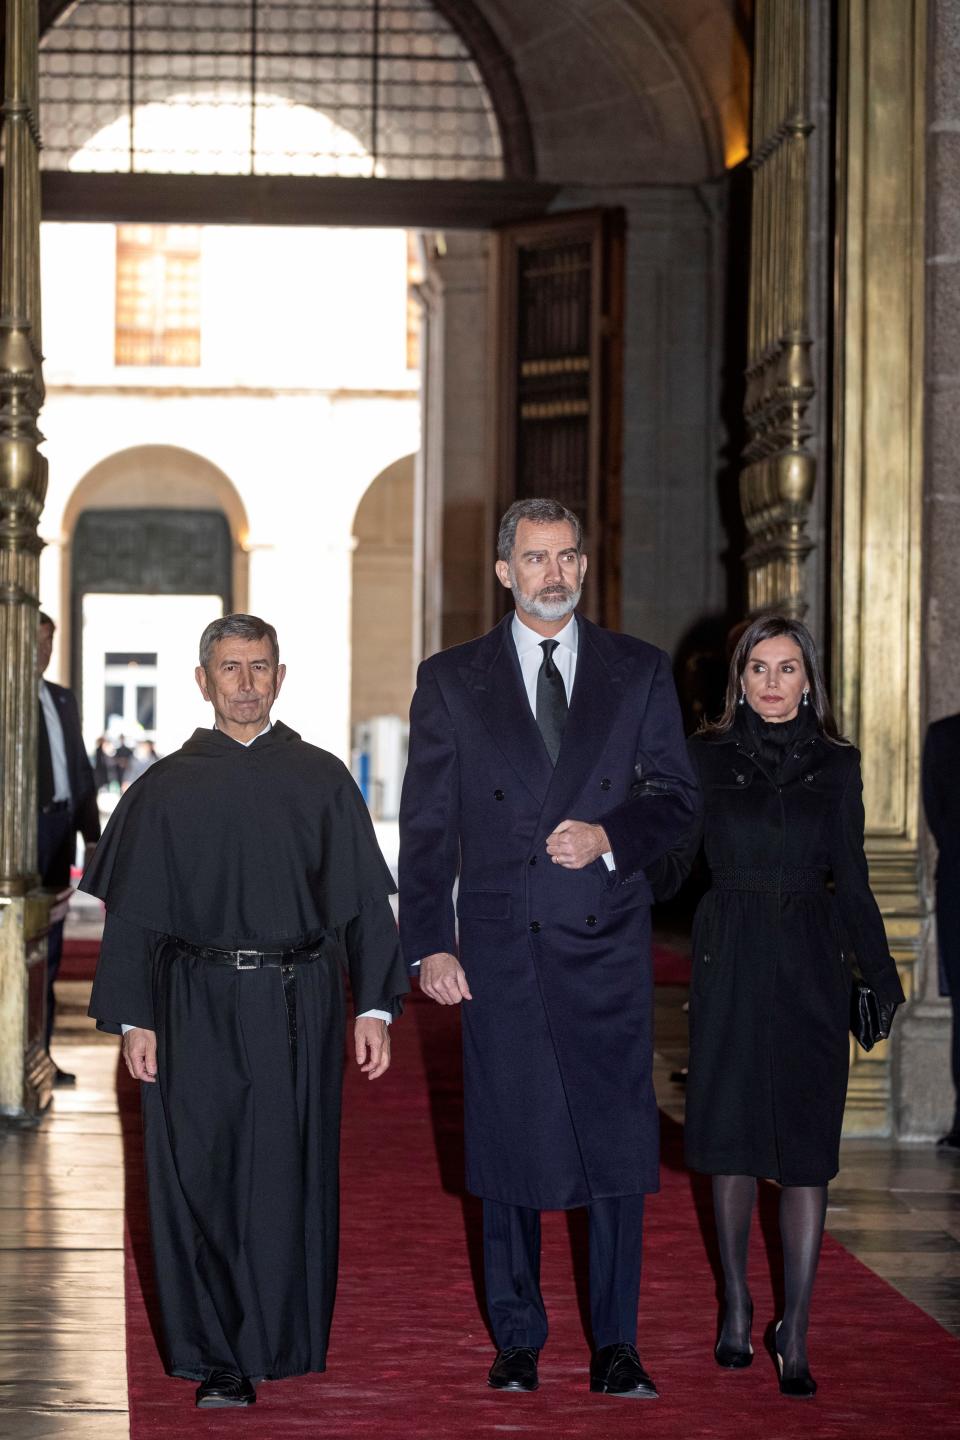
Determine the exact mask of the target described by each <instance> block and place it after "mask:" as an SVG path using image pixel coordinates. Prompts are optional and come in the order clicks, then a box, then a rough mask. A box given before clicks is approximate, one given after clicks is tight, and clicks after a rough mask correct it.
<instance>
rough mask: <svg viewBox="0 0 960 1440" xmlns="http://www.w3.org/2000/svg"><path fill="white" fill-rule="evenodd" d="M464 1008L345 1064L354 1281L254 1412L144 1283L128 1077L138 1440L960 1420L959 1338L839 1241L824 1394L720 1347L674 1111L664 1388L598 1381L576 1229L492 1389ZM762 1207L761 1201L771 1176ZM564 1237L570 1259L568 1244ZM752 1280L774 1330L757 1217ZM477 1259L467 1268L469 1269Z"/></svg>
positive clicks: (924, 1427)
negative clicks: (224, 1392)
mask: <svg viewBox="0 0 960 1440" xmlns="http://www.w3.org/2000/svg"><path fill="white" fill-rule="evenodd" d="M457 1029H458V1017H457V1014H456V1012H454V1011H451V1010H447V1009H441V1007H439V1006H437V1005H434V1004H432V1003H430V1002H428V1001H424V1000H421V999H420V998H419V997H416V998H414V999H413V1000H412V1001H411V1003H410V1005H409V1007H408V1011H407V1015H406V1016H405V1018H404V1019H403V1020H402V1021H401V1022H400V1023H399V1024H398V1025H397V1027H396V1029H395V1060H394V1066H393V1068H392V1070H391V1071H390V1073H389V1074H388V1075H387V1076H386V1077H385V1079H383V1080H381V1081H377V1082H374V1083H373V1084H370V1083H369V1082H367V1081H365V1080H363V1079H362V1078H361V1077H360V1076H359V1075H357V1074H356V1073H355V1071H354V1068H353V1067H352V1066H351V1070H350V1076H349V1079H348V1083H347V1087H346V1098H345V1109H344V1141H343V1165H342V1175H343V1244H342V1254H341V1270H340V1289H339V1294H338V1299H337V1311H336V1316H335V1318H334V1328H333V1337H332V1343H331V1351H330V1368H329V1370H328V1372H327V1374H326V1375H318V1376H311V1377H308V1378H306V1379H302V1380H287V1381H282V1382H275V1383H272V1384H264V1385H262V1386H261V1387H260V1389H259V1392H258V1401H257V1404H256V1405H255V1406H254V1407H253V1408H252V1409H251V1410H249V1411H244V1412H241V1413H239V1414H238V1413H235V1412H231V1411H226V1412H208V1413H203V1412H199V1411H197V1410H195V1409H194V1407H193V1386H192V1385H191V1384H190V1383H188V1382H185V1381H181V1380H170V1379H167V1378H166V1377H165V1376H164V1375H163V1372H162V1369H161V1366H160V1362H159V1359H158V1356H157V1351H156V1347H155V1344H154V1341H153V1338H152V1335H151V1330H150V1323H149V1319H148V1314H147V1310H146V1308H145V1306H144V1302H143V1298H142V1293H141V1288H140V1278H138V1277H142V1276H144V1275H149V1252H148V1250H147V1248H146V1234H145V1219H144V1197H143V1181H142V1170H141V1163H140V1149H139V1134H138V1122H137V1115H136V1111H137V1106H138V1102H137V1097H136V1094H135V1092H134V1090H133V1086H132V1084H131V1083H130V1082H129V1081H127V1080H126V1077H125V1074H124V1075H123V1076H122V1082H121V1085H120V1087H119V1089H120V1094H121V1107H122V1113H123V1114H124V1117H125V1126H126V1134H127V1215H128V1223H129V1232H128V1237H127V1262H126V1277H127V1306H126V1310H127V1361H128V1370H129V1383H130V1418H131V1435H132V1437H133V1440H148V1437H149V1440H153V1437H158V1436H163V1437H173V1436H176V1437H180V1436H183V1435H187V1434H189V1435H192V1436H204V1437H206V1436H210V1437H220V1436H232V1437H235V1436H240V1435H242V1436H244V1437H245V1440H283V1437H287V1436H289V1437H295V1436H304V1437H306V1436H311V1437H312V1436H317V1437H326V1440H360V1437H370V1440H373V1437H376V1440H446V1437H462V1440H472V1437H487V1436H489V1437H491V1440H493V1437H502V1436H504V1435H509V1434H510V1433H512V1432H516V1433H517V1434H522V1435H523V1436H524V1437H527V1440H537V1437H544V1440H619V1437H620V1436H627V1435H635V1434H637V1435H638V1434H641V1433H642V1434H643V1435H644V1436H645V1437H646V1436H649V1437H651V1440H698V1437H708V1436H709V1437H729V1440H760V1437H763V1440H791V1437H800V1436H804V1437H810V1436H813V1437H815V1440H834V1437H836V1440H851V1437H857V1440H859V1437H868V1440H903V1437H907V1436H910V1437H917V1440H920V1437H928V1436H934V1435H942V1436H947V1435H954V1434H956V1433H957V1408H956V1401H957V1394H958V1390H960V1342H958V1341H956V1340H954V1339H952V1337H951V1336H950V1335H948V1334H947V1332H946V1331H945V1330H943V1329H941V1328H940V1326H939V1325H937V1324H936V1323H935V1322H934V1321H933V1320H931V1319H929V1318H928V1317H927V1316H926V1315H924V1314H923V1312H922V1311H920V1310H918V1309H916V1308H915V1307H914V1306H913V1305H911V1304H910V1303H909V1302H908V1301H906V1300H904V1299H903V1298H902V1297H901V1296H899V1295H898V1294H897V1293H896V1292H895V1291H893V1290H892V1289H890V1287H889V1286H887V1285H886V1284H885V1283H884V1282H883V1281H881V1280H879V1279H878V1278H877V1277H876V1276H874V1275H873V1274H872V1273H871V1272H870V1271H868V1270H867V1269H866V1268H865V1267H864V1266H862V1265H861V1264H860V1263H859V1262H858V1261H857V1260H855V1259H854V1258H853V1257H852V1256H851V1255H849V1254H848V1253H847V1252H846V1251H844V1250H843V1249H842V1248H841V1247H840V1246H839V1245H838V1244H836V1243H835V1242H834V1241H831V1240H829V1239H828V1240H827V1241H826V1242H825V1246H824V1253H823V1261H822V1265H821V1270H820V1276H819V1279H818V1283H817V1293H816V1295H815V1305H814V1324H813V1328H812V1332H811V1336H810V1351H811V1361H812V1365H813V1370H814V1373H815V1375H816V1376H817V1379H818V1380H819V1382H820V1393H819V1395H818V1396H817V1397H816V1399H814V1400H812V1401H806V1402H803V1401H790V1400H786V1399H783V1398H782V1397H781V1396H780V1395H779V1393H778V1391H777V1388H776V1382H775V1378H774V1371H773V1367H772V1364H771V1362H770V1359H769V1357H768V1355H767V1354H766V1353H765V1352H764V1351H763V1350H762V1349H761V1348H760V1345H759V1343H758V1344H757V1351H758V1353H757V1357H756V1360H755V1361H754V1364H753V1367H752V1368H751V1369H750V1370H746V1371H742V1372H725V1371H721V1370H719V1369H718V1368H717V1367H716V1366H715V1364H714V1362H713V1359H712V1355H711V1348H712V1345H713V1340H714V1327H715V1321H716V1302H715V1298H714V1297H715V1287H714V1278H713V1273H712V1271H711V1268H710V1263H709V1260H708V1256H707V1252H706V1250H705V1247H704V1239H703V1235H702V1233H701V1227H700V1222H699V1220H698V1203H699V1202H700V1201H701V1199H702V1191H701V1190H700V1189H699V1188H697V1189H696V1190H695V1189H694V1188H692V1186H691V1179H690V1177H689V1176H688V1175H687V1174H686V1173H685V1172H684V1171H683V1169H682V1168H681V1160H680V1143H679V1142H680V1131H679V1129H678V1127H676V1126H674V1125H671V1124H669V1123H668V1122H665V1133H664V1169H663V1191H662V1193H661V1194H660V1195H659V1196H657V1197H654V1198H653V1199H652V1200H651V1202H650V1206H649V1220H648V1224H647V1236H646V1254H645V1272H644V1283H643V1292H642V1301H641V1322H640V1353H641V1356H642V1357H643V1359H644V1361H645V1363H646V1364H647V1366H648V1368H649V1370H650V1372H651V1374H652V1375H653V1376H654V1378H655V1380H656V1381H657V1383H658V1385H659V1387H660V1390H661V1394H662V1398H661V1399H660V1400H659V1401H626V1400H615V1399H608V1398H605V1397H602V1396H593V1395H590V1394H589V1392H588V1391H587V1389H586V1385H585V1379H586V1365H587V1347H586V1342H585V1341H584V1338H583V1331H582V1326H581V1322H580V1319H579V1315H578V1305H577V1293H578V1283H579V1287H580V1288H581V1289H582V1278H579V1281H578V1280H577V1279H575V1273H574V1271H575V1268H576V1272H577V1276H578V1277H582V1274H583V1266H582V1255H583V1245H582V1240H583V1230H582V1226H581V1225H580V1223H579V1217H576V1219H575V1220H574V1222H573V1223H572V1224H571V1226H570V1228H569V1230H568V1221H567V1218H566V1217H565V1216H563V1215H550V1216H548V1217H546V1220H545V1224H544V1292H545V1296H546V1299H547V1303H548V1308H549V1311H550V1316H551V1321H552V1324H553V1331H552V1335H551V1339H550V1343H549V1345H548V1347H547V1348H546V1350H545V1351H544V1353H543V1356H542V1358H541V1366H540V1374H541V1388H540V1390H539V1392H538V1393H537V1394H535V1395H512V1394H495V1393H494V1392H492V1391H489V1390H487V1389H486V1387H485V1384H484V1380H485V1376H486V1371H487V1368H488V1366H489V1364H490V1361H491V1359H492V1358H493V1351H492V1347H491V1344H490V1341H489V1339H488V1337H487V1334H486V1330H485V1328H484V1324H483V1320H482V1319H481V1313H480V1310H479V1308H478V1304H477V1298H476V1294H475V1290H474V1270H475V1267H476V1264H477V1260H478V1254H477V1248H476V1246H477V1238H478V1225H477V1221H478V1207H477V1203H476V1202H475V1201H473V1200H471V1199H469V1198H467V1197H463V1196H462V1195H461V1193H460V1187H461V1182H462V1153H461V1144H460V1103H461V1101H460V1062H459V1053H458V1044H457ZM762 1188H763V1189H764V1190H765V1191H767V1192H768V1194H767V1196H766V1201H767V1203H766V1205H765V1206H764V1207H763V1208H764V1209H765V1210H766V1211H767V1213H768V1214H769V1200H770V1199H772V1198H773V1197H772V1193H770V1192H771V1187H762ZM571 1240H572V1241H573V1246H574V1248H575V1251H576V1255H577V1261H576V1267H574V1264H573V1263H572V1259H571ZM752 1266H753V1276H752V1284H753V1292H754V1297H755V1300H756V1305H757V1320H758V1330H759V1331H760V1333H761V1334H762V1332H763V1329H764V1327H766V1326H767V1324H768V1322H769V1321H770V1320H771V1318H772V1317H773V1315H774V1314H775V1310H774V1301H773V1296H772V1291H771V1285H770V1280H769V1270H768V1267H767V1262H766V1254H765V1250H764V1247H763V1242H762V1240H761V1238H760V1235H759V1233H757V1235H756V1237H755V1243H754V1252H753V1261H752ZM472 1267H473V1270H472Z"/></svg>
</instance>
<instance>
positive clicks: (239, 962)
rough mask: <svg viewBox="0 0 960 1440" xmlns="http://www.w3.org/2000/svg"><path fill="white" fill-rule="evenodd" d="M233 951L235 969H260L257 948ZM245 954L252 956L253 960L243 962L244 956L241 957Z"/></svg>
mask: <svg viewBox="0 0 960 1440" xmlns="http://www.w3.org/2000/svg"><path fill="white" fill-rule="evenodd" d="M233 953H234V957H235V960H236V966H237V969H238V970H259V969H260V951H259V950H235V951H234V952H233ZM245 955H252V956H253V957H254V958H253V960H251V961H250V962H249V963H245V962H244V958H243V957H244V956H245Z"/></svg>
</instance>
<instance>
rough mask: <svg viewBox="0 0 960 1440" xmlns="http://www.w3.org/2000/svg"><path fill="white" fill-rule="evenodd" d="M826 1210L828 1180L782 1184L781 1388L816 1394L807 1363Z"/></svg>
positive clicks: (794, 1391) (779, 1350) (777, 1336)
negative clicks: (824, 1181)
mask: <svg viewBox="0 0 960 1440" xmlns="http://www.w3.org/2000/svg"><path fill="white" fill-rule="evenodd" d="M826 1214H827V1187H826V1185H784V1186H783V1187H782V1189H781V1191H780V1240H781V1243H782V1245H783V1289H784V1309H783V1319H782V1321H781V1322H780V1324H779V1326H778V1327H777V1335H776V1348H777V1355H778V1356H779V1357H780V1363H781V1375H782V1380H781V1389H783V1390H784V1392H785V1393H787V1394H792V1395H812V1394H813V1391H814V1390H815V1389H816V1385H815V1382H814V1381H813V1379H812V1378H811V1375H810V1370H809V1367H808V1365H807V1325H808V1322H809V1319H810V1297H811V1295H812V1294H813V1282H814V1280H815V1279H816V1275H817V1261H818V1260H819V1258H820V1241H821V1239H822V1238H823V1224H824V1220H825V1219H826ZM791 1382H793V1383H792V1384H791ZM787 1387H789V1388H787Z"/></svg>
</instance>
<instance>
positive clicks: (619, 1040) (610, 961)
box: [400, 500, 697, 1396]
mask: <svg viewBox="0 0 960 1440" xmlns="http://www.w3.org/2000/svg"><path fill="white" fill-rule="evenodd" d="M581 543H582V542H581V528H580V523H579V521H578V519H577V517H576V516H575V515H573V514H572V513H571V512H570V511H568V510H566V509H565V508H564V507H563V506H561V505H560V504H558V503H557V502H556V501H552V500H523V501H518V502H517V503H516V504H515V505H513V506H511V508H510V510H508V511H507V514H506V515H505V516H504V519H503V521H502V522H501V527H500V536H499V541H498V555H499V559H498V561H497V567H496V569H497V576H498V578H499V580H500V582H501V584H503V585H504V586H505V587H507V588H510V589H511V590H512V591H513V596H514V602H515V610H514V613H513V614H512V615H510V616H508V617H507V618H506V619H505V620H503V621H501V623H500V624H499V625H497V626H495V627H494V629H493V630H491V631H490V632H489V633H488V634H486V635H484V636H482V637H481V638H480V639H479V640H473V641H471V642H470V643H468V644H466V645H459V646H456V647H455V648H453V649H451V650H447V651H444V652H442V653H441V654H438V655H434V656H432V657H431V658H430V659H429V660H426V661H424V663H423V664H422V665H421V667H420V671H419V674H418V677H417V690H416V694H415V696H414V699H413V705H412V707H411V712H410V754H409V762H408V766H407V772H406V777H405V780H404V787H403V798H402V801H401V809H400V934H401V942H402V944H403V948H404V953H405V955H406V958H407V961H408V963H409V964H410V965H411V966H412V967H416V966H417V965H419V967H420V985H421V988H422V989H423V990H424V991H425V992H426V993H427V994H428V995H429V996H431V997H432V998H433V999H434V1000H436V1001H438V1002H439V1003H440V1004H445V1005H456V1004H460V1003H461V1002H463V1006H462V1013H463V1047H464V1091H465V1123H466V1163H467V1187H468V1189H469V1190H470V1191H472V1192H473V1193H474V1194H475V1195H478V1196H480V1197H481V1198H482V1200H483V1229H484V1273H485V1282H486V1298H487V1309H488V1314H489V1319H490V1324H491V1328H492V1330H493V1334H494V1338H495V1340H496V1343H497V1347H498V1353H497V1358H496V1360H495V1361H494V1364H493V1367H492V1368H491V1371H490V1375H489V1383H490V1384H491V1385H492V1386H494V1387H495V1388H497V1389H506V1390H533V1389H536V1388H537V1384H538V1375H537V1361H538V1357H539V1351H540V1349H541V1348H542V1346H543V1345H544V1343H545V1341H546V1337H547V1318H546V1313H545V1310H544V1305H543V1299H542V1297H541V1294H540V1285H539V1269H540V1212H541V1211H542V1210H566V1209H571V1208H573V1207H576V1206H586V1207H588V1212H589V1230H590V1305H591V1326H592V1331H593V1347H594V1353H593V1359H592V1362H591V1367H590V1388H591V1390H594V1391H597V1392H600V1393H604V1394H615V1395H635V1396H656V1393H657V1392H656V1389H655V1388H654V1385H653V1382H652V1381H651V1380H650V1377H649V1376H648V1375H647V1373H646V1371H645V1370H644V1368H643V1366H642V1365H641V1363H640V1360H639V1357H638V1355H637V1351H636V1327H637V1303H638V1296H639V1285H640V1255H641V1245H642V1226H643V1199H644V1195H645V1194H648V1193H650V1192H652V1191H655V1190H656V1189H657V1188H658V1184H659V1180H658V1120H657V1109H656V1101H655V1098H654V1092H653V1084H652V1079H651V1068H652V1058H653V1038H652V973H651V957H650V909H649V907H650V901H651V892H650V888H649V885H648V883H647V880H646V877H645V875H644V866H646V865H649V864H650V863H651V862H652V861H654V860H656V859H657V858H658V857H659V856H660V855H662V854H663V853H664V852H665V851H667V850H668V849H670V847H671V846H672V845H674V844H676V843H677V841H678V840H679V838H680V836H681V835H682V834H683V833H684V831H685V830H686V829H687V827H688V826H689V824H690V820H691V816H692V815H693V813H694V811H695V809H696V805H697V792H696V782H695V780H694V777H693V774H692V772H691V769H690V766H689V763H688V760H687V753H686V746H685V743H684V737H683V730H682V727H681V722H680V713H679V707H678V704H677V698H676V693H675V691H674V687H673V681H672V679H671V675H670V665H669V661H668V659H667V656H666V655H665V654H663V652H662V651H659V650H656V649H655V648H654V647H653V646H651V645H647V644H645V643H644V642H643V641H642V640H636V639H633V638H632V637H630V636H627V635H617V634H614V633H612V632H611V631H608V630H601V629H600V628H599V627H597V626H596V625H593V624H591V623H590V621H588V620H585V619H584V618H583V617H582V616H580V615H578V614H576V606H577V603H578V601H579V598H580V590H581V585H582V581H583V576H584V573H585V571H586V568H587V559H586V556H585V555H584V554H583V553H582V548H581ZM458 876H459V890H458V898H457V906H456V910H457V918H458V920H459V941H458V935H457V927H456V925H455V921H454V908H453V901H452V891H453V886H454V882H455V880H456V879H457V878H458Z"/></svg>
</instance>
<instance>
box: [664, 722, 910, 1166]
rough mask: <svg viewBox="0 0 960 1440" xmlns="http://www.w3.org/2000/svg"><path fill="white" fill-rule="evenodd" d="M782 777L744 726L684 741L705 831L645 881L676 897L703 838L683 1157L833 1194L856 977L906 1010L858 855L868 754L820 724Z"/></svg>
mask: <svg viewBox="0 0 960 1440" xmlns="http://www.w3.org/2000/svg"><path fill="white" fill-rule="evenodd" d="M802 721H803V715H802V712H801V732H800V734H799V735H798V736H797V738H796V739H795V741H794V743H793V744H791V746H790V747H789V748H788V750H787V751H786V753H785V758H784V759H783V760H782V762H781V764H780V765H779V767H777V768H776V769H775V770H774V769H771V763H770V761H769V760H764V759H763V758H762V756H761V755H760V754H759V753H758V746H757V743H756V741H755V739H754V737H753V734H752V730H751V727H750V726H749V725H748V724H747V723H746V720H745V717H744V715H743V714H742V713H740V714H738V716H737V721H736V723H735V725H734V727H733V729H732V730H731V731H729V732H727V733H726V734H722V735H696V736H694V737H693V738H692V740H691V741H690V742H689V748H690V756H691V759H692V760H693V762H694V764H695V766H696V769H697V772H698V775H699V778H700V785H701V789H702V793H703V806H704V809H703V816H702V827H701V828H698V829H697V830H696V831H695V832H694V833H692V834H691V835H690V836H689V839H688V843H687V845H686V846H685V847H683V848H682V849H681V850H679V851H677V852H675V853H673V854H671V855H670V856H669V857H667V858H666V859H665V860H663V861H661V862H660V863H659V864H658V865H657V866H655V867H652V868H651V869H650V870H649V872H648V873H649V875H650V878H651V880H652V881H653V884H654V890H655V892H656V894H657V896H658V898H666V897H667V896H668V895H669V894H671V893H672V892H673V891H674V890H675V889H676V888H677V887H678V886H679V883H680V881H681V880H682V878H683V876H684V875H685V874H686V872H687V871H688V870H689V868H690V867H691V865H692V863H693V860H694V858H695V857H696V853H697V851H698V849H699V847H700V842H701V838H702V842H703V847H704V853H705V858H706V862H707V865H708V866H709V868H710V871H711V876H712V884H711V888H710V889H709V890H708V891H707V893H706V895H705V896H704V898H703V899H702V901H701V902H700V905H699V907H698V909H697V912H696V915H695V917H694V927H693V979H692V984H691V993H690V1072H689V1078H688V1083H687V1112H686V1157H687V1163H688V1164H689V1165H690V1166H691V1168H692V1169H695V1170H701V1171H706V1172H707V1173H710V1174H733V1175H741V1174H742V1175H757V1176H763V1177H767V1178H770V1179H774V1180H779V1181H780V1182H781V1183H783V1184H786V1185H820V1184H825V1183H826V1182H827V1181H828V1180H830V1179H831V1178H832V1177H833V1176H834V1175H835V1174H836V1173H837V1169H838V1165H839V1144H840V1128H841V1124H842V1120H843V1107H844V1101H845V1098H846V1089H847V1071H848V1065H849V1021H850V993H851V985H852V978H853V971H852V966H853V964H854V957H855V963H856V965H857V966H858V967H859V969H860V971H861V973H862V975H863V977H864V979H865V980H866V981H867V982H868V983H869V984H870V985H871V986H872V987H873V988H874V989H875V990H876V991H877V993H878V994H879V995H880V996H881V997H882V998H883V999H885V1000H889V1001H898V1000H902V999H903V991H902V989H901V987H900V981H899V978H898V976H897V970H896V966H895V964H894V962H893V960H892V959H891V957H890V953H889V949H888V947H887V941H886V936H885V934H884V928H883V921H882V919H881V918H880V912H879V910H878V908H877V904H876V901H875V900H874V898H873V896H872V894H871V893H870V886H869V880H868V875H867V863H866V859H865V857H864V852H863V825H864V816H863V802H862V799H861V789H862V787H861V780H860V754H859V751H857V750H856V749H854V747H853V746H851V745H837V744H833V743H831V742H830V741H828V740H827V739H826V738H825V737H824V736H823V735H822V733H821V732H820V731H819V729H818V728H817V726H816V722H815V721H814V720H813V718H812V716H811V717H810V719H809V721H808V722H807V724H806V727H805V729H806V733H803V725H802Z"/></svg>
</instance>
